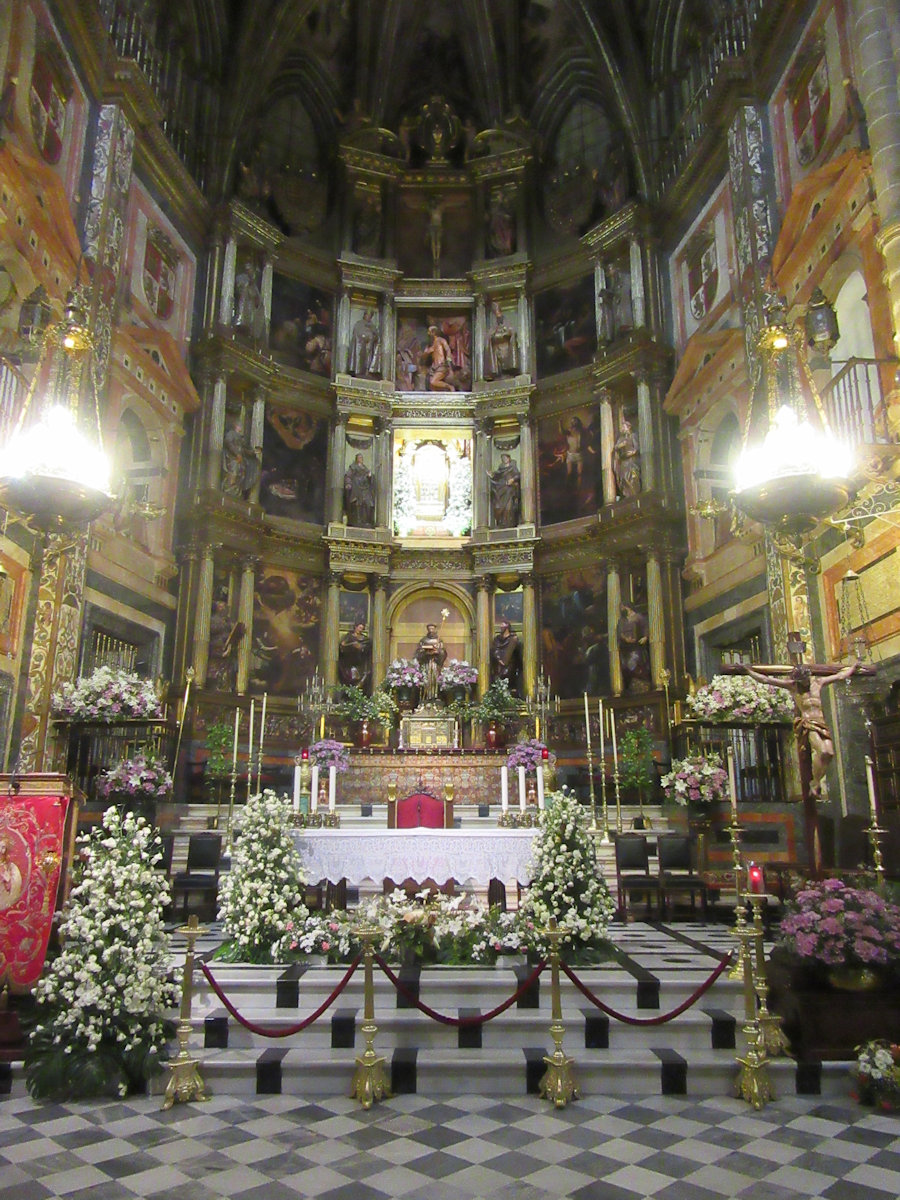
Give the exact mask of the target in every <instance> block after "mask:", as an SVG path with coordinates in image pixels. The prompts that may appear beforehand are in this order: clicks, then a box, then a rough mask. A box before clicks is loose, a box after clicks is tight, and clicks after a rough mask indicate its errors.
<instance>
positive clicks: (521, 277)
mask: <svg viewBox="0 0 900 1200" xmlns="http://www.w3.org/2000/svg"><path fill="white" fill-rule="evenodd" d="M517 260H518V261H517ZM530 272H531V262H530V261H529V260H528V258H527V257H526V256H525V255H524V254H523V255H521V256H519V255H517V256H516V257H515V258H513V256H510V257H509V258H504V259H500V260H494V259H485V260H483V261H481V262H476V263H475V264H474V265H473V267H472V270H471V271H470V272H469V278H470V279H471V280H472V287H473V289H474V290H475V291H476V292H481V293H483V294H484V293H486V294H489V295H495V294H496V293H497V292H510V291H521V290H522V289H524V288H525V287H526V286H527V284H528V276H529V274H530Z"/></svg>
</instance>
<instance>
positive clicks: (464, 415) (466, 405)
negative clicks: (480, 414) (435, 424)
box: [392, 392, 475, 425]
mask: <svg viewBox="0 0 900 1200" xmlns="http://www.w3.org/2000/svg"><path fill="white" fill-rule="evenodd" d="M403 394H404V393H403V392H397V393H395V395H394V402H393V408H392V414H393V420H394V421H395V422H406V423H410V424H417V423H418V422H420V421H434V420H435V419H439V420H440V421H441V422H442V423H444V424H468V425H471V423H472V421H473V419H474V416H475V403H474V401H473V400H472V399H468V400H459V399H457V398H454V402H453V404H452V405H449V404H448V403H447V401H446V400H443V399H439V396H440V395H441V393H437V392H436V393H435V399H434V401H433V402H432V403H431V404H429V403H428V402H427V401H426V402H424V403H423V402H421V401H420V402H417V403H408V402H406V401H404V400H403V399H401V397H402V396H403ZM459 395H460V393H459V392H457V393H456V396H457V397H458V396H459ZM465 395H466V396H468V395H469V393H468V392H467V393H465Z"/></svg>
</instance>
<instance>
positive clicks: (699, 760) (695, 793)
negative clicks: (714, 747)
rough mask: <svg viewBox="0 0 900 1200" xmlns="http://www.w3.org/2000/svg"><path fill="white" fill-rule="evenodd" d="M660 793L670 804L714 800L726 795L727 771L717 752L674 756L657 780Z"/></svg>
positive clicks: (716, 800) (699, 802)
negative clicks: (685, 756)
mask: <svg viewBox="0 0 900 1200" xmlns="http://www.w3.org/2000/svg"><path fill="white" fill-rule="evenodd" d="M659 783H660V787H661V788H662V790H663V795H664V796H665V798H666V799H667V800H669V801H671V802H672V803H674V804H683V805H685V806H687V805H690V804H717V803H718V802H719V801H720V800H727V799H728V772H727V771H726V770H725V767H724V766H723V764H722V756H721V755H719V754H693V755H689V756H688V757H687V758H676V759H673V761H672V769H671V770H670V771H669V772H668V773H667V774H665V775H663V777H662V779H660V781H659Z"/></svg>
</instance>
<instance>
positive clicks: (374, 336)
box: [347, 308, 381, 378]
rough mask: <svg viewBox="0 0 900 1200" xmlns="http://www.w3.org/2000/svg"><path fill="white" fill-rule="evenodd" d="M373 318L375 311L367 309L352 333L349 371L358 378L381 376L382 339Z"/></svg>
mask: <svg viewBox="0 0 900 1200" xmlns="http://www.w3.org/2000/svg"><path fill="white" fill-rule="evenodd" d="M373 318H374V313H373V310H372V309H370V308H367V309H366V311H365V312H364V313H363V315H362V316H361V317H360V318H359V320H358V321H357V322H356V323H355V325H354V326H353V328H352V330H351V331H350V359H349V362H348V364H347V370H348V371H349V372H350V374H351V375H356V376H357V377H362V378H365V376H367V375H368V376H377V375H380V374H381V338H380V335H379V331H378V326H377V325H376V324H375V321H374V319H373Z"/></svg>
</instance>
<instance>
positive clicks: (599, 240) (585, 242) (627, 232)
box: [581, 200, 654, 259]
mask: <svg viewBox="0 0 900 1200" xmlns="http://www.w3.org/2000/svg"><path fill="white" fill-rule="evenodd" d="M653 227H654V222H653V217H652V215H651V213H650V210H649V209H648V208H647V207H646V206H645V205H643V204H641V203H640V202H639V201H637V200H630V201H629V202H628V203H627V204H626V205H625V206H624V208H620V209H619V210H618V211H617V212H614V213H612V215H611V216H609V217H606V218H605V220H603V221H601V222H600V224H599V225H595V226H594V227H593V228H592V229H589V230H588V231H587V233H585V234H583V235H582V237H581V244H582V246H583V247H584V249H585V252H586V253H587V254H589V255H590V256H591V258H595V259H597V258H603V257H604V256H605V255H607V254H608V253H609V251H610V250H612V249H613V248H614V247H616V246H617V245H618V244H619V242H622V241H625V240H626V239H629V238H632V237H638V236H646V235H647V234H648V233H652V231H653Z"/></svg>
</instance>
